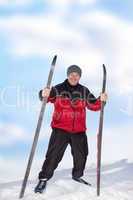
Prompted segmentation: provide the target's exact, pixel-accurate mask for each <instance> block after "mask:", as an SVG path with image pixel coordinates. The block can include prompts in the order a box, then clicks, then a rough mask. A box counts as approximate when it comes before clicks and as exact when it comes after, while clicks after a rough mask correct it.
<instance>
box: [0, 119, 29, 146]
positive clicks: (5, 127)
mask: <svg viewBox="0 0 133 200" xmlns="http://www.w3.org/2000/svg"><path fill="white" fill-rule="evenodd" d="M29 139H30V138H29V136H28V134H27V132H26V130H24V129H23V128H22V127H19V126H18V125H16V124H11V123H2V122H1V123H0V146H12V145H14V144H15V143H17V142H25V141H28V140H29Z"/></svg>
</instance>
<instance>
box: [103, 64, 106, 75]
mask: <svg viewBox="0 0 133 200" xmlns="http://www.w3.org/2000/svg"><path fill="white" fill-rule="evenodd" d="M103 70H104V72H105V73H106V67H105V64H103Z"/></svg>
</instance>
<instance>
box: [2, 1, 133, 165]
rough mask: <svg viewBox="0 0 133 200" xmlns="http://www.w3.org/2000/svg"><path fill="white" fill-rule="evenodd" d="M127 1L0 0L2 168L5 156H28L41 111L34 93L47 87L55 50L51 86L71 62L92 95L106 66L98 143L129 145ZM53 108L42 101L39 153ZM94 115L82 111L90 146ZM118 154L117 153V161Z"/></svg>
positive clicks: (131, 43) (132, 106) (132, 112)
mask: <svg viewBox="0 0 133 200" xmlns="http://www.w3.org/2000/svg"><path fill="white" fill-rule="evenodd" d="M132 7H133V2H132V1H130V0H127V1H120V0H118V1H117V2H116V1H114V0H112V1H111V0H109V1H105V0H103V1H102V0H83V1H81V0H73V1H72V0H71V1H70V0H68V1H66V0H62V1H61V0H55V1H54V0H49V1H44V0H38V1H34V0H27V1H21V0H19V1H17V0H16V1H12V2H10V1H8V0H7V1H4V0H1V1H0V45H1V48H0V66H1V73H0V80H1V81H0V96H1V99H0V136H1V142H0V163H1V164H2V165H1V166H2V167H3V166H4V164H3V163H5V162H6V161H7V160H8V161H9V163H10V161H12V162H13V163H17V160H20V161H21V162H23V160H24V159H25V158H26V157H27V156H28V153H29V149H30V145H31V143H32V137H33V135H34V130H35V127H36V123H37V118H38V112H39V109H40V102H39V100H38V91H39V90H40V89H41V88H42V87H43V86H45V85H46V81H47V76H48V73H49V67H50V62H51V60H52V58H53V56H54V54H58V60H57V66H56V69H55V74H54V77H53V82H52V84H53V85H55V84H57V83H59V82H62V81H63V80H64V79H65V78H66V69H67V67H68V66H69V65H71V64H77V65H79V66H80V67H81V68H82V70H83V76H82V78H81V83H82V84H85V85H86V86H87V87H88V88H89V89H90V90H91V91H92V92H93V93H94V94H95V95H96V96H98V95H99V93H100V92H101V91H100V90H101V84H102V67H101V66H102V64H103V63H105V64H106V66H107V72H108V83H107V92H108V95H109V100H108V103H107V106H106V109H105V127H104V134H105V141H107V143H106V144H105V146H104V148H105V151H106V152H108V153H109V154H110V153H111V150H110V148H109V145H108V141H109V139H111V138H112V144H113V142H114V141H115V142H116V141H117V142H118V143H121V146H120V148H123V141H125V142H126V144H127V145H128V143H129V141H130V140H131V138H132V135H131V133H130V130H131V129H132V128H133V127H132V119H133V97H132V96H133V89H132V88H133V87H132V86H133V80H132V74H133V68H132V62H131V61H132V49H133V39H132V34H133V23H132V20H133V14H132V9H131V8H132ZM23 99H24V101H23ZM52 111H53V106H52V104H48V105H47V109H46V113H45V119H44V123H43V127H42V131H41V137H40V140H39V145H38V146H39V147H38V148H39V149H38V153H37V156H38V158H39V159H42V158H40V157H41V156H42V149H46V147H47V144H48V139H49V136H50V131H51V130H50V128H49V126H50V121H51V114H52ZM98 120H99V112H97V113H94V112H90V111H87V127H88V131H87V133H88V136H90V143H91V142H92V144H90V145H91V146H92V147H91V148H92V152H93V150H94V149H95V139H96V133H97V128H98ZM124 131H126V132H128V136H126V135H125V132H124ZM120 133H121V134H120ZM119 134H120V135H119ZM119 136H120V137H119ZM115 147H116V146H115ZM106 148H107V149H106ZM115 151H117V149H114V152H115ZM128 152H129V150H128V149H126V150H125V156H126V157H127V158H129V159H131V155H130V153H128ZM123 153H124V152H123ZM120 156H122V154H120V152H119V151H118V153H117V156H116V159H118V157H120ZM107 157H108V156H107V155H105V160H106V158H107ZM92 160H93V161H94V160H95V158H94V159H93V156H92ZM103 160H104V158H103ZM12 162H11V163H10V164H11V165H12ZM14 165H15V164H13V166H14ZM15 166H16V165H15ZM16 168H17V167H16ZM0 169H3V168H0Z"/></svg>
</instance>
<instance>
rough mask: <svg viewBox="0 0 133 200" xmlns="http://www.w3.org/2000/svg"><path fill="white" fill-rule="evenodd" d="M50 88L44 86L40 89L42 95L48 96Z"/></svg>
mask: <svg viewBox="0 0 133 200" xmlns="http://www.w3.org/2000/svg"><path fill="white" fill-rule="evenodd" d="M50 90H51V88H50V89H49V88H44V89H43V91H42V97H43V98H45V97H49V94H50Z"/></svg>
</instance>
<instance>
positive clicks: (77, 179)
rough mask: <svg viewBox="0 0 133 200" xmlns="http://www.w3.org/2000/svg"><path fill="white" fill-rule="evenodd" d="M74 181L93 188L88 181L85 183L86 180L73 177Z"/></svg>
mask: <svg viewBox="0 0 133 200" xmlns="http://www.w3.org/2000/svg"><path fill="white" fill-rule="evenodd" d="M72 179H73V180H75V181H77V182H79V183H83V184H85V185H89V186H91V184H90V183H88V182H87V181H85V180H84V179H82V178H77V177H74V176H73V177H72Z"/></svg>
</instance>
